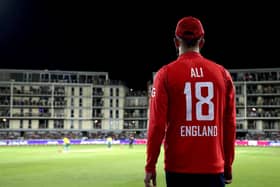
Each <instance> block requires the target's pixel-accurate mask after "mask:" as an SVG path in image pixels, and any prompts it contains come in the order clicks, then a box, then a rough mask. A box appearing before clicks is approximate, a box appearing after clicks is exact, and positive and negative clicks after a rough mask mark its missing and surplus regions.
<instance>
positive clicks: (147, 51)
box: [0, 0, 280, 89]
mask: <svg viewBox="0 0 280 187" xmlns="http://www.w3.org/2000/svg"><path fill="white" fill-rule="evenodd" d="M113 2H115V3H112V2H109V1H104V2H103V3H102V2H100V1H63V0H56V1H51V0H37V1H31V0H0V68H11V69H39V70H43V69H49V70H73V71H105V72H109V77H110V79H114V80H122V81H124V82H126V84H127V86H129V87H131V88H134V89H146V83H147V81H148V80H151V79H152V72H154V71H157V70H158V69H159V68H160V67H161V66H162V65H164V64H167V63H169V62H170V61H172V60H174V59H175V58H176V52H175V47H174V44H173V36H174V31H175V27H176V24H177V21H178V20H179V19H180V18H182V17H183V16H188V15H192V16H195V17H198V18H199V19H201V22H202V24H203V25H204V29H205V33H206V34H205V41H206V43H205V46H204V48H203V49H202V51H201V53H202V54H203V55H204V56H205V57H207V58H209V59H212V60H214V61H216V62H217V63H219V64H221V65H223V66H225V67H226V68H228V69H247V68H274V67H279V62H278V61H279V60H278V53H279V52H278V51H279V50H278V49H279V46H278V45H279V44H278V42H279V33H280V32H279V31H280V29H279V26H278V25H279V20H278V19H279V17H280V16H279V15H278V12H279V11H278V10H274V9H277V6H276V5H273V4H270V3H269V2H265V3H266V4H264V2H260V3H259V4H256V3H248V4H247V5H246V6H245V5H244V4H243V3H237V2H236V1H235V4H230V3H227V4H221V3H217V4H214V3H211V4H209V5H206V4H203V2H200V4H198V5H194V4H192V5H191V4H190V3H189V1H185V3H183V4H182V2H180V3H178V2H175V1H174V2H173V1H172V3H171V2H169V3H163V2H161V3H160V4H156V3H155V4H151V3H148V2H147V3H144V1H128V2H125V3H122V4H120V2H118V1H113Z"/></svg>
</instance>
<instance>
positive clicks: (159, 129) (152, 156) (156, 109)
mask: <svg viewBox="0 0 280 187" xmlns="http://www.w3.org/2000/svg"><path fill="white" fill-rule="evenodd" d="M149 102H150V105H149V109H150V110H149V124H148V137H147V147H146V153H147V158H146V166H145V170H146V172H151V173H154V172H155V171H156V169H155V168H156V163H157V160H158V156H159V154H160V150H161V145H162V142H163V139H164V135H165V128H166V123H167V107H168V95H167V90H166V69H165V68H164V67H163V68H161V69H160V70H159V71H158V72H157V74H156V75H155V78H154V83H153V88H152V90H151V96H150V101H149Z"/></svg>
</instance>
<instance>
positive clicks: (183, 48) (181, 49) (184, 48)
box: [179, 46, 200, 56]
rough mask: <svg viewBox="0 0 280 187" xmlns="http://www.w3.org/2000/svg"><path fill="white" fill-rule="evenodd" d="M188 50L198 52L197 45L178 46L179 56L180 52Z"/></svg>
mask: <svg viewBox="0 0 280 187" xmlns="http://www.w3.org/2000/svg"><path fill="white" fill-rule="evenodd" d="M190 51H193V52H197V53H200V50H199V47H197V46H194V47H180V48H179V56H180V55H181V54H184V53H186V52H190Z"/></svg>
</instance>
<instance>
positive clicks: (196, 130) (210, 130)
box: [180, 125, 218, 136]
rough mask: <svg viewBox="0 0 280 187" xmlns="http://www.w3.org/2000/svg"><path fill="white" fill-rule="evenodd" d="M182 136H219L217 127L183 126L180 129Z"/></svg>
mask: <svg viewBox="0 0 280 187" xmlns="http://www.w3.org/2000/svg"><path fill="white" fill-rule="evenodd" d="M180 133H181V136H217V135H218V131H217V126H216V125H210V126H206V125H188V126H186V125H182V126H181V127H180Z"/></svg>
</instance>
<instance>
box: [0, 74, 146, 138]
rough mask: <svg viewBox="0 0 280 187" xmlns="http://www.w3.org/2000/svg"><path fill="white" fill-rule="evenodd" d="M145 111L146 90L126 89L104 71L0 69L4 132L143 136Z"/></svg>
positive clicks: (0, 130)
mask: <svg viewBox="0 0 280 187" xmlns="http://www.w3.org/2000/svg"><path fill="white" fill-rule="evenodd" d="M147 110H148V96H147V92H146V91H143V92H142V91H141V92H139V91H133V90H131V89H128V88H127V87H126V86H125V84H123V83H122V82H121V81H113V80H110V79H109V75H108V73H107V72H73V71H50V70H12V69H2V70H0V133H1V134H2V137H3V136H4V137H8V138H9V137H19V136H20V137H29V138H30V137H31V138H32V137H35V138H36V137H45V136H44V135H46V136H49V134H53V136H51V137H55V134H61V133H63V134H67V133H72V134H78V136H89V137H91V134H96V133H97V132H98V133H100V132H105V133H108V132H114V133H116V132H117V133H120V132H123V131H124V132H133V133H138V134H139V135H143V132H144V131H146V129H147V120H148V118H147V114H148V112H147ZM59 136H60V135H59ZM0 137H1V135H0Z"/></svg>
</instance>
